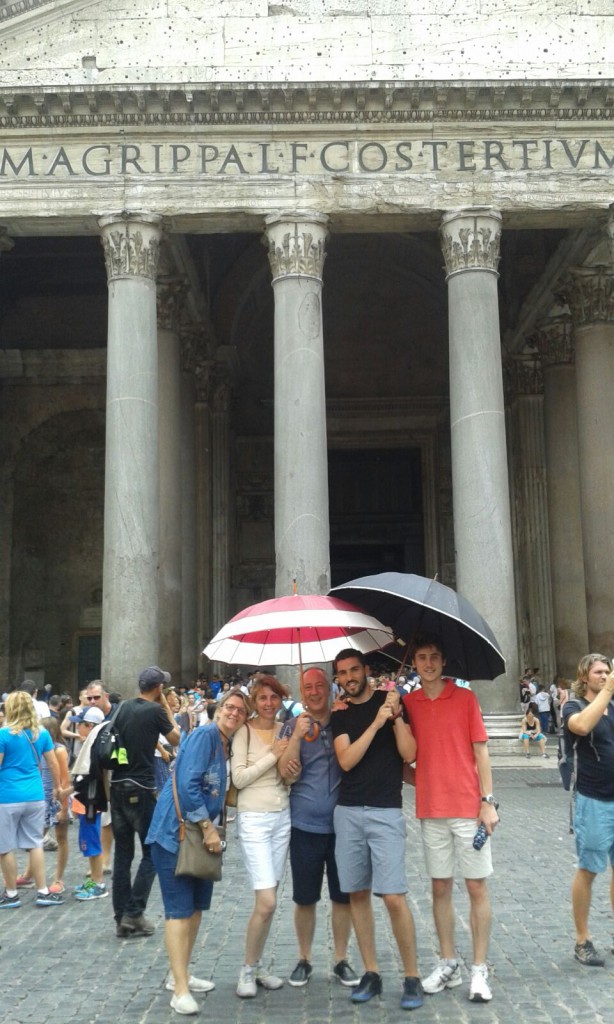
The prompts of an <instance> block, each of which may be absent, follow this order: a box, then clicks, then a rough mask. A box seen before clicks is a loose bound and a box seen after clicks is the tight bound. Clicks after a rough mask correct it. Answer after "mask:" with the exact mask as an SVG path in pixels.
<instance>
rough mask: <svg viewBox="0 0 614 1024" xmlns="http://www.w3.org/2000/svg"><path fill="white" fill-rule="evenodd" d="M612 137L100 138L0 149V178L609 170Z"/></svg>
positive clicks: (613, 155)
mask: <svg viewBox="0 0 614 1024" xmlns="http://www.w3.org/2000/svg"><path fill="white" fill-rule="evenodd" d="M613 167H614V136H612V137H602V138H600V139H595V138H584V139H580V138H574V139H566V138H556V137H552V138H547V139H546V138H544V139H523V138H518V139H497V138H481V139H472V138H465V139H453V140H452V139H393V140H390V139H386V140H377V139H374V138H371V137H369V138H366V139H362V140H360V139H358V140H357V139H351V140H348V139H342V138H339V139H334V138H331V139H327V140H326V141H322V140H319V141H318V142H317V143H314V142H313V141H298V140H297V141H291V140H285V139H284V140H281V141H275V142H258V141H252V140H247V141H245V140H243V141H236V142H229V141H228V140H221V139H215V140H212V141H206V142H205V141H202V142H201V141H198V140H194V139H190V140H189V142H187V141H186V142H172V143H169V142H165V143H158V142H150V141H142V140H140V141H134V142H121V143H117V142H104V143H103V142H98V143H93V144H91V145H88V146H83V147H78V146H76V145H75V144H74V143H70V144H69V143H67V144H66V145H64V146H49V145H42V144H40V143H37V144H36V145H33V146H29V147H23V146H22V147H20V146H19V145H17V144H16V145H12V146H4V147H0V180H4V181H6V180H8V179H12V180H14V179H16V178H19V179H28V178H55V179H64V180H67V179H72V178H79V177H81V178H82V177H86V178H106V177H116V176H118V175H119V176H124V175H130V176H137V177H145V176H158V175H160V176H162V175H164V176H168V175H185V176H190V177H202V176H208V177H213V176H224V177H231V176H234V177H238V178H242V177H245V176H254V175H273V176H274V175H309V176H313V175H331V174H332V175H362V174H412V173H413V174H441V175H445V174H450V173H454V174H474V173H478V172H492V173H497V174H499V173H503V172H513V173H518V172H540V171H542V172H543V171H550V170H555V171H579V172H582V173H587V172H590V171H608V170H612V168H613Z"/></svg>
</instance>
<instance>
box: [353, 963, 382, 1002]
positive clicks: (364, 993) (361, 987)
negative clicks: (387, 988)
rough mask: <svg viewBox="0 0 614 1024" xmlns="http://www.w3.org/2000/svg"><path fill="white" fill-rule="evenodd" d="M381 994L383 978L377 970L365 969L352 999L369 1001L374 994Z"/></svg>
mask: <svg viewBox="0 0 614 1024" xmlns="http://www.w3.org/2000/svg"><path fill="white" fill-rule="evenodd" d="M381 994H382V979H381V977H380V975H379V974H377V973H376V972H375V971H365V973H364V974H363V976H362V978H361V979H360V982H359V984H358V985H357V987H356V988H355V989H354V991H353V992H352V994H351V996H350V999H351V1000H352V1002H353V1003H368V1002H369V999H373V996H381Z"/></svg>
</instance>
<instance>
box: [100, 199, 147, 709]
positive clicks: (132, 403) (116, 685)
mask: <svg viewBox="0 0 614 1024" xmlns="http://www.w3.org/2000/svg"><path fill="white" fill-rule="evenodd" d="M99 224H100V227H101V240H102V245H103V249H104V255H105V263H106V270H107V279H108V287H109V318H108V347H107V408H106V459H105V501H104V564H103V609H102V677H103V679H104V681H105V683H106V685H107V687H108V689H109V690H117V691H119V692H123V693H132V692H133V691H134V686H135V682H136V680H137V678H138V674H139V671H140V670H141V669H142V668H143V667H145V666H147V665H152V664H156V662H157V661H158V637H159V597H158V564H159V541H160V511H159V450H158V449H159V446H158V347H157V325H156V274H157V269H158V255H159V243H160V228H159V218H158V217H155V216H149V215H146V214H118V215H117V216H115V215H112V216H106V217H103V218H102V219H101V220H100V221H99Z"/></svg>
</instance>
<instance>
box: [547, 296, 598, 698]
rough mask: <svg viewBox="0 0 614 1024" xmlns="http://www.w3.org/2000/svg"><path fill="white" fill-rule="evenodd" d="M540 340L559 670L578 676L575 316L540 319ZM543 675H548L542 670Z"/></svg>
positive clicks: (582, 599) (583, 638)
mask: <svg viewBox="0 0 614 1024" xmlns="http://www.w3.org/2000/svg"><path fill="white" fill-rule="evenodd" d="M535 343H536V345H537V347H538V349H539V353H540V356H541V362H542V366H543V373H544V435H545V444H546V465H547V471H548V523H549V528H550V529H549V533H550V577H551V580H552V611H553V621H554V645H555V651H556V672H557V674H558V675H562V676H564V677H565V678H566V679H574V678H575V672H576V667H577V664H578V660H579V658H580V657H581V652H582V651H584V652H585V653H586V652H587V651H588V626H587V621H586V592H585V586H584V554H583V551H582V517H581V512H580V476H579V461H578V418H577V406H576V369H575V364H574V351H573V344H572V326H571V317H570V316H569V314H567V313H562V314H560V315H557V316H552V317H549V318H548V319H547V320H542V321H541V322H540V323H539V324H538V330H537V333H536V335H535ZM542 679H546V677H545V676H542Z"/></svg>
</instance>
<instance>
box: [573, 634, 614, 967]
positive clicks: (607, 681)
mask: <svg viewBox="0 0 614 1024" xmlns="http://www.w3.org/2000/svg"><path fill="white" fill-rule="evenodd" d="M577 675H578V678H577V679H576V681H575V683H574V684H573V687H572V689H573V695H572V696H571V697H570V698H569V700H568V701H566V703H565V704H563V707H562V712H563V722H564V725H565V730H566V732H567V733H568V735H569V738H570V739H573V740H574V741H575V749H576V761H577V776H576V797H575V812H574V832H575V837H576V852H577V855H578V868H577V870H576V873H575V875H574V880H573V883H572V887H571V901H572V907H573V916H574V922H575V926H576V948H575V952H574V955H575V958H576V960H579V961H580V963H581V964H584V965H585V966H586V967H603V966H605V960H604V958H603V957H602V956H601V955H600V954H599V953H598V952H597V950H596V949H595V947H594V946H593V943H592V942H591V938H590V932H589V930H588V915H589V911H590V907H591V895H592V888H593V882H594V880H595V875H596V874H597V873H598V872H600V871H605V870H606V868H607V866H608V861H609V862H610V866H611V868H612V870H613V872H614V700H613V699H612V698H613V697H614V672H612V663H611V662H610V659H609V658H606V657H605V655H603V654H587V655H586V656H585V657H584V658H582V659H581V661H580V664H579V665H578V673H577ZM610 893H611V897H612V910H613V911H614V874H613V877H612V885H611V888H610Z"/></svg>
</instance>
